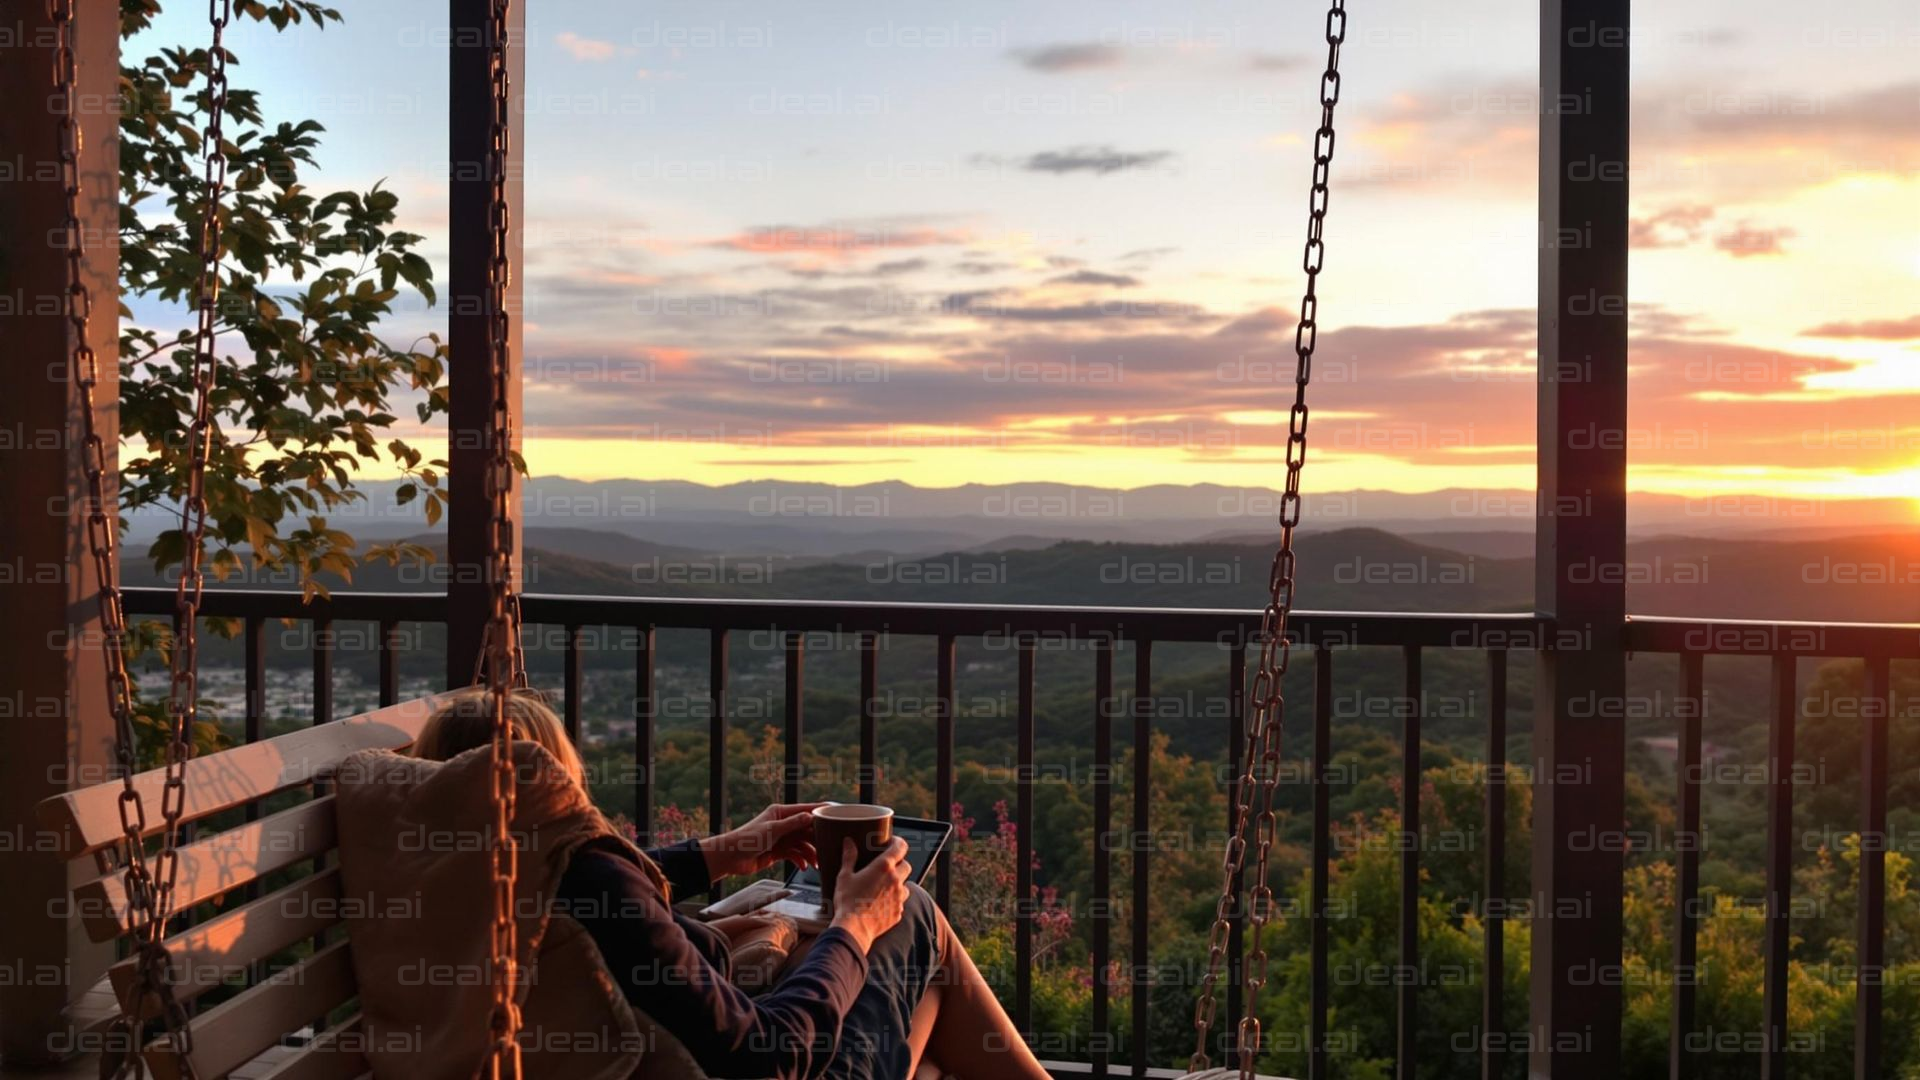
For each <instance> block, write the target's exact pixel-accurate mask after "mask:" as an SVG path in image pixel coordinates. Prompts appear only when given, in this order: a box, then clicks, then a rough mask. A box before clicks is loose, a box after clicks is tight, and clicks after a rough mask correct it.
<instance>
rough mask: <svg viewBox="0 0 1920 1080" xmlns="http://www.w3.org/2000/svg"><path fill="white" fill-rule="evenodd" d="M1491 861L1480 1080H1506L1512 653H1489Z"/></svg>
mask: <svg viewBox="0 0 1920 1080" xmlns="http://www.w3.org/2000/svg"><path fill="white" fill-rule="evenodd" d="M1484 817H1485V822H1486V824H1485V828H1486V830H1487V855H1486V859H1487V863H1486V866H1485V867H1484V876H1483V877H1482V878H1481V881H1482V885H1481V889H1480V893H1481V903H1482V904H1484V905H1485V909H1486V910H1485V914H1484V915H1483V916H1482V918H1481V920H1480V925H1481V927H1482V933H1483V935H1484V938H1485V940H1484V943H1483V959H1482V967H1483V968H1484V969H1485V973H1484V975H1483V976H1482V978H1481V982H1480V1076H1481V1080H1500V1077H1501V1069H1502V1067H1503V1065H1504V1063H1505V1061H1506V1057H1505V1055H1504V1053H1503V1052H1502V1051H1503V1049H1504V1047H1505V1043H1506V1029H1507V1022H1506V1010H1505V1008H1504V1007H1503V1005H1502V1001H1501V999H1502V997H1503V996H1505V994H1506V988H1507V980H1506V974H1507V971H1506V965H1507V958H1506V947H1507V943H1506V928H1505V915H1506V912H1505V907H1506V898H1507V875H1506V869H1507V654H1506V652H1505V651H1504V650H1501V649H1492V650H1489V651H1488V653H1487V780H1486V807H1485V811H1484Z"/></svg>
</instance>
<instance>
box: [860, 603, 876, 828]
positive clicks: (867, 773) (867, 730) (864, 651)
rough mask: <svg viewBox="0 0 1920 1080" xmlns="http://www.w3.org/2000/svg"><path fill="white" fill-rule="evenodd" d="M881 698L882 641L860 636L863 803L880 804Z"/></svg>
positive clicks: (868, 636) (872, 635) (870, 635)
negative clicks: (878, 715)
mask: <svg viewBox="0 0 1920 1080" xmlns="http://www.w3.org/2000/svg"><path fill="white" fill-rule="evenodd" d="M879 697H880V639H879V637H878V636H877V635H875V634H861V635H860V776H859V781H860V801H861V802H863V803H874V802H879V801H880V792H879V789H880V742H879V738H880V736H879V730H878V718H877V716H876V715H875V710H876V709H877V708H878V705H879V702H878V699H879Z"/></svg>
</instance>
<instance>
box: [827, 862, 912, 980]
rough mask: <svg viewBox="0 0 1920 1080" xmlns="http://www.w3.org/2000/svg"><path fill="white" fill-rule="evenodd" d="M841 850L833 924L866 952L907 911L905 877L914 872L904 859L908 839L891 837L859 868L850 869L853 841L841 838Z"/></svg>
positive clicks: (834, 885) (835, 889)
mask: <svg viewBox="0 0 1920 1080" xmlns="http://www.w3.org/2000/svg"><path fill="white" fill-rule="evenodd" d="M840 850H841V853H842V854H841V856H840V876H839V877H838V878H836V879H835V880H834V883H833V925H834V926H836V927H838V928H839V929H842V930H845V931H846V932H847V933H848V934H850V935H852V937H853V939H854V940H855V941H857V942H859V943H860V951H861V952H867V951H868V950H870V949H872V948H873V942H874V939H875V938H878V937H879V936H880V935H881V934H884V933H886V932H887V931H889V930H891V929H893V928H894V925H895V924H896V923H898V922H899V921H900V916H901V914H902V913H903V912H904V911H905V910H906V907H907V876H908V875H909V874H911V873H912V872H913V868H912V866H911V865H909V864H908V862H907V842H906V841H905V840H902V839H900V838H899V837H897V836H896V837H894V838H893V842H892V843H890V844H888V845H887V846H886V849H885V850H884V851H882V852H880V854H878V855H876V856H874V859H873V861H872V862H870V863H868V864H867V865H865V866H863V867H861V868H860V869H859V870H855V869H854V868H853V864H854V863H855V862H856V861H858V860H859V858H860V852H859V849H857V848H856V847H855V846H854V843H853V841H852V840H846V841H843V842H842V843H841V845H840Z"/></svg>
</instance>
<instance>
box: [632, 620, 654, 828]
mask: <svg viewBox="0 0 1920 1080" xmlns="http://www.w3.org/2000/svg"><path fill="white" fill-rule="evenodd" d="M653 646H654V629H653V627H651V626H642V627H640V628H639V636H638V638H637V639H636V640H635V641H634V650H633V767H634V788H633V824H634V829H635V831H636V833H637V834H638V836H639V840H640V846H641V847H647V846H649V845H651V844H652V843H653V723H654V718H655V717H656V716H657V715H659V711H660V690H659V686H658V684H657V683H656V682H655V680H654V677H653V663H654V659H653V656H654V653H653Z"/></svg>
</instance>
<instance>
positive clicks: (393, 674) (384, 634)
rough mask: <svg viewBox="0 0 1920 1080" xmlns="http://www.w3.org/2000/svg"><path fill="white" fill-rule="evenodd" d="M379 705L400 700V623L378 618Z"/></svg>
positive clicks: (386, 704) (390, 703)
mask: <svg viewBox="0 0 1920 1080" xmlns="http://www.w3.org/2000/svg"><path fill="white" fill-rule="evenodd" d="M379 633H380V707H381V708H383V709H384V708H386V707H387V706H389V705H392V704H393V703H394V702H397V701H399V700H400V664H399V659H400V624H399V623H397V622H395V621H393V620H392V619H382V620H380V630H379Z"/></svg>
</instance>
